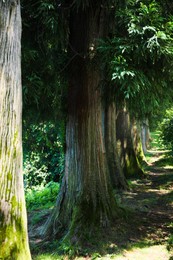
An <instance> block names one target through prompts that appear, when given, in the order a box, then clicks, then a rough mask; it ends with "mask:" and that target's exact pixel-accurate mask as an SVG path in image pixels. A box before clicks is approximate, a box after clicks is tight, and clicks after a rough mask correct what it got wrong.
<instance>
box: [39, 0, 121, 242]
mask: <svg viewBox="0 0 173 260" xmlns="http://www.w3.org/2000/svg"><path fill="white" fill-rule="evenodd" d="M103 26H104V11H103V10H102V8H101V5H100V6H99V4H98V2H93V3H90V5H89V7H86V8H84V9H83V8H82V7H79V9H78V10H77V11H76V10H75V9H73V10H71V15H70V35H69V53H70V54H71V55H72V57H73V58H72V62H71V64H70V66H69V90H68V91H69V93H68V97H69V102H68V122H67V126H66V157H65V175H64V177H63V181H62V185H61V190H60V193H59V196H58V199H57V203H56V206H55V208H54V210H53V213H52V215H51V217H50V219H49V220H48V222H47V223H46V225H45V228H44V230H43V234H44V235H45V236H46V235H47V236H48V235H51V234H52V235H57V234H59V233H60V231H64V230H66V231H68V233H69V232H70V233H71V234H72V235H75V237H79V236H80V235H79V234H81V233H83V232H84V230H85V229H86V228H89V229H91V227H92V224H93V226H94V225H106V224H107V223H108V222H109V220H110V218H111V217H112V215H113V213H114V210H116V209H117V206H116V203H115V200H114V197H113V195H112V187H111V185H110V180H109V172H108V166H107V160H106V154H105V145H104V139H103V127H102V106H101V95H100V87H99V85H100V72H99V66H98V64H97V59H96V57H95V56H96V54H95V51H96V45H97V39H98V38H100V37H101V36H102V35H103V31H104V29H103Z"/></svg>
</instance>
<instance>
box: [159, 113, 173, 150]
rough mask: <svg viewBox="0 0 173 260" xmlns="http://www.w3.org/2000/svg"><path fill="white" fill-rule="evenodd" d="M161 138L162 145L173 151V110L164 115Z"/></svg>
mask: <svg viewBox="0 0 173 260" xmlns="http://www.w3.org/2000/svg"><path fill="white" fill-rule="evenodd" d="M161 138H162V142H163V144H164V145H165V146H166V147H167V148H168V149H171V150H172V151H173V109H170V110H168V111H167V113H166V117H165V119H164V120H163V122H162V125H161Z"/></svg>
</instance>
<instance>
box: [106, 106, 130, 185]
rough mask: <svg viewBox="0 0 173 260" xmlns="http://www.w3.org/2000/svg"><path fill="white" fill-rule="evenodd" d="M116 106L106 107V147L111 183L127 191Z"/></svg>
mask: <svg viewBox="0 0 173 260" xmlns="http://www.w3.org/2000/svg"><path fill="white" fill-rule="evenodd" d="M116 117H117V114H116V105H115V103H114V102H112V103H111V104H107V105H106V112H105V145H106V155H107V161H108V166H109V172H110V176H111V182H112V185H113V187H114V188H118V189H127V188H128V185H127V181H126V178H125V176H124V173H123V168H122V165H121V163H120V156H119V154H118V147H117V139H116Z"/></svg>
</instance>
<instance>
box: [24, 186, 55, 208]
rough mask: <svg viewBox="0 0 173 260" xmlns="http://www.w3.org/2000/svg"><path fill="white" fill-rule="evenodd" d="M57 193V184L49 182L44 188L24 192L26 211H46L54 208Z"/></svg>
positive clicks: (34, 188)
mask: <svg viewBox="0 0 173 260" xmlns="http://www.w3.org/2000/svg"><path fill="white" fill-rule="evenodd" d="M58 191H59V183H56V182H49V183H48V184H46V186H36V187H33V188H32V189H27V191H26V195H25V197H26V206H27V209H28V211H32V210H38V209H40V210H41V209H48V208H51V207H53V206H54V204H55V201H56V198H57V194H58Z"/></svg>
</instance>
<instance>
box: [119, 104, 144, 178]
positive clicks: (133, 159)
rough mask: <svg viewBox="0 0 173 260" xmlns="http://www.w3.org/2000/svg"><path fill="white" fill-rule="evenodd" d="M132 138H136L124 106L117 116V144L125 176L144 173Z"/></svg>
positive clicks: (137, 149)
mask: <svg viewBox="0 0 173 260" xmlns="http://www.w3.org/2000/svg"><path fill="white" fill-rule="evenodd" d="M134 139H136V135H135V134H134V125H133V122H132V120H131V118H130V114H129V111H128V110H127V109H126V108H125V107H124V109H122V110H121V111H120V112H119V113H118V117H117V144H118V151H119V155H120V161H121V164H122V167H123V170H124V173H125V176H126V177H130V176H135V175H143V174H144V172H143V170H142V168H141V165H140V162H139V160H138V155H137V154H136V152H137V151H138V152H139V147H138V148H137V146H136V144H135V140H134ZM136 140H137V139H136Z"/></svg>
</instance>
